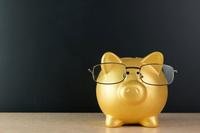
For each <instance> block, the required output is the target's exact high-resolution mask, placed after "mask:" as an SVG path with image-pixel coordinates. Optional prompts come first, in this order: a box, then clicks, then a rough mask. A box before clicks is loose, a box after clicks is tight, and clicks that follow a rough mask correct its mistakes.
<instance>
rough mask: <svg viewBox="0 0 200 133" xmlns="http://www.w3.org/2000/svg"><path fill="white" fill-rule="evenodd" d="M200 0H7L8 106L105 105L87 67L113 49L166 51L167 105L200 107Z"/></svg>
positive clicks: (3, 61)
mask: <svg viewBox="0 0 200 133" xmlns="http://www.w3.org/2000/svg"><path fill="white" fill-rule="evenodd" d="M199 7H200V1H198V0H196V1H194V0H165V1H160V0H158V1H149V0H144V1H138V0H137V1H134V0H131V1H121V0H113V1H109V0H101V1H97V0H65V1H64V0H54V1H51V0H19V1H16V0H1V1H0V111H31V112H33V111H49V112H51V111H61V112H73V111H75V112H81V111H83V112H87V111H88V112H94V111H100V109H99V107H98V104H97V101H96V96H95V83H94V82H93V81H92V78H91V75H90V73H88V71H87V69H88V68H89V67H91V66H92V65H94V64H97V63H100V58H101V56H102V54H103V53H104V52H106V51H112V52H115V53H116V54H117V55H118V56H120V57H124V56H133V57H135V56H138V57H144V56H145V55H147V54H148V53H150V52H152V51H161V52H163V53H164V56H165V63H166V64H170V65H172V66H174V67H175V68H177V69H178V71H179V73H178V74H177V75H176V77H175V81H174V83H173V84H172V85H170V86H169V99H168V102H167V105H166V107H165V109H164V111H165V112H198V111H200V96H199V95H200V87H199V83H200V80H199V77H200V59H199V57H200V8H199Z"/></svg>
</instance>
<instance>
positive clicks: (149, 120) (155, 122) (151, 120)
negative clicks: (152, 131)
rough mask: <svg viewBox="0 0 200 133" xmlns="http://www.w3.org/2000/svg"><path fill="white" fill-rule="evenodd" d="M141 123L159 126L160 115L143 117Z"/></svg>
mask: <svg viewBox="0 0 200 133" xmlns="http://www.w3.org/2000/svg"><path fill="white" fill-rule="evenodd" d="M140 124H141V125H142V126H145V127H157V126H158V117H157V116H151V117H148V118H145V119H143V120H142V121H141V122H140Z"/></svg>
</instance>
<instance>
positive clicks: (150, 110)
mask: <svg viewBox="0 0 200 133" xmlns="http://www.w3.org/2000/svg"><path fill="white" fill-rule="evenodd" d="M163 61H164V58H163V55H162V53H160V52H153V53H151V54H149V55H147V56H146V57H144V58H139V57H135V58H132V57H124V58H119V57H118V56H117V55H115V54H114V53H111V52H106V53H105V54H104V55H103V56H102V59H101V64H98V65H95V66H94V67H93V69H89V71H90V72H91V73H92V76H93V79H94V81H96V82H97V86H96V96H97V100H98V103H99V106H100V108H101V110H102V111H103V113H104V114H105V116H106V120H105V125H106V126H107V127H119V126H122V125H124V124H141V125H142V126H145V127H157V126H158V115H159V113H160V112H161V111H162V109H163V107H164V106H165V104H166V101H167V94H168V88H167V85H168V84H170V83H171V82H172V81H173V77H174V75H173V74H174V72H176V70H174V69H173V67H171V66H169V65H165V64H163Z"/></svg>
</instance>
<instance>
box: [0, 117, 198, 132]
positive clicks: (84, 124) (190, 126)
mask: <svg viewBox="0 0 200 133" xmlns="http://www.w3.org/2000/svg"><path fill="white" fill-rule="evenodd" d="M104 119H105V117H104V115H103V114H102V113H0V133H161V132H162V133H200V113H162V114H161V115H160V126H159V127H158V128H145V127H141V126H138V125H129V126H123V127H120V128H106V127H105V126H104Z"/></svg>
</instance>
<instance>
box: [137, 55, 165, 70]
mask: <svg viewBox="0 0 200 133" xmlns="http://www.w3.org/2000/svg"><path fill="white" fill-rule="evenodd" d="M163 62H164V57H163V54H162V53H161V52H153V53H150V54H149V55H147V56H146V57H144V58H143V59H142V61H141V63H142V64H163ZM154 69H155V70H156V72H157V73H160V72H161V70H162V65H159V66H154Z"/></svg>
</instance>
